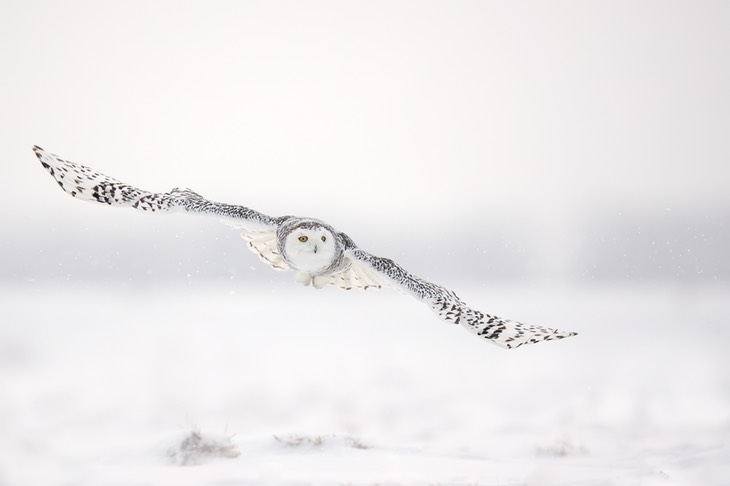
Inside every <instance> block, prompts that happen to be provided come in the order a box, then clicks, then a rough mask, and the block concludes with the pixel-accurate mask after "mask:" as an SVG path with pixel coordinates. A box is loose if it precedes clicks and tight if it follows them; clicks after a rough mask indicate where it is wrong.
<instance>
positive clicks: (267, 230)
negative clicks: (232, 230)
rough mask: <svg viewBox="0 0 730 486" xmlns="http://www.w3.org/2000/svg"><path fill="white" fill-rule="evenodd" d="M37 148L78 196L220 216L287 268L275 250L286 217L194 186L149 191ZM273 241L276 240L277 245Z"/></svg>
mask: <svg viewBox="0 0 730 486" xmlns="http://www.w3.org/2000/svg"><path fill="white" fill-rule="evenodd" d="M33 151H34V152H35V154H36V156H37V157H38V160H40V162H41V164H42V165H43V167H44V168H45V169H46V170H47V171H48V172H49V173H50V174H51V175H52V176H53V178H54V179H56V182H58V185H59V186H61V189H63V190H64V191H65V192H66V193H67V194H70V195H71V196H73V197H75V198H77V199H81V200H84V201H92V202H98V203H104V204H108V205H110V206H119V207H130V208H134V209H139V210H141V211H147V212H153V213H154V212H188V213H197V214H206V215H212V216H217V217H218V218H219V219H221V220H222V221H223V222H226V223H228V224H231V225H233V226H236V227H237V228H239V229H240V230H241V231H242V233H243V236H244V239H246V240H247V241H248V243H249V248H250V249H251V251H253V252H254V253H257V254H258V255H259V257H260V258H261V259H262V260H264V261H265V262H266V263H268V264H270V265H271V266H272V267H274V268H281V269H284V268H286V267H285V264H283V260H282V259H281V256H279V254H278V252H276V251H275V250H276V228H278V226H279V225H280V224H281V222H282V221H283V220H284V219H286V218H273V217H271V216H267V215H266V214H263V213H259V212H258V211H254V210H253V209H249V208H246V207H244V206H236V205H232V204H225V203H219V202H215V201H209V200H208V199H205V198H204V197H202V196H201V195H200V194H197V193H195V192H193V191H192V190H190V189H173V190H172V191H170V192H163V193H155V192H149V191H145V190H143V189H139V188H137V187H134V186H130V185H129V184H125V183H124V182H121V181H118V180H117V179H114V178H112V177H109V176H106V175H104V174H101V173H99V172H96V171H95V170H93V169H91V168H89V167H85V166H83V165H79V164H75V163H73V162H69V161H68V160H63V159H61V158H60V157H58V156H57V155H54V154H52V153H50V152H46V151H45V150H43V149H42V148H40V147H38V146H35V147H33ZM271 241H273V242H274V246H273V247H272V246H271ZM272 251H273V254H272ZM277 257H278V258H277ZM282 265H284V267H283V268H282Z"/></svg>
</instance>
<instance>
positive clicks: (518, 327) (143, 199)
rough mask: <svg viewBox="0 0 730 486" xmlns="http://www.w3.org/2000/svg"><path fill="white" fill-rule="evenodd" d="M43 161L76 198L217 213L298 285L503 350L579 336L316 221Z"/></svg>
mask: <svg viewBox="0 0 730 486" xmlns="http://www.w3.org/2000/svg"><path fill="white" fill-rule="evenodd" d="M33 151H34V152H35V154H36V156H37V157H38V160H40V162H41V164H42V165H43V167H44V168H45V169H46V170H47V171H48V172H50V174H51V175H52V176H53V177H54V178H55V179H56V182H58V185H59V186H61V189H63V190H64V191H65V192H66V193H68V194H70V195H71V196H73V197H75V198H78V199H83V200H86V201H93V202H99V203H104V204H108V205H110V206H120V207H131V208H134V209H140V210H142V211H148V212H187V213H196V214H205V215H211V216H216V217H218V218H220V219H222V220H223V221H224V222H226V223H228V224H231V225H233V226H234V227H236V228H238V229H240V230H241V231H242V236H243V238H244V239H245V240H246V241H247V242H248V247H249V248H250V249H251V251H253V252H254V253H256V254H258V256H259V257H260V258H261V260H263V261H264V262H266V263H268V264H269V265H270V266H271V267H273V268H275V269H277V270H292V271H294V273H295V278H296V281H297V282H299V283H302V284H304V285H311V286H312V287H314V288H316V289H321V288H323V287H325V286H326V285H334V286H337V287H340V288H342V289H348V290H349V289H352V288H353V287H355V288H360V289H369V288H381V287H391V288H394V289H397V290H400V291H402V292H404V293H405V294H408V295H410V296H412V297H415V298H416V299H418V300H419V301H421V302H423V303H425V304H426V305H428V306H429V307H430V308H431V309H432V310H433V311H434V312H436V314H438V316H439V317H440V318H441V319H443V320H444V321H446V322H449V323H453V324H461V325H462V326H464V327H465V328H466V329H468V330H469V331H471V332H472V333H473V334H475V335H477V336H479V337H481V338H484V339H486V340H488V341H490V342H492V343H494V344H496V345H498V346H501V347H504V348H517V347H519V346H522V345H523V344H528V343H538V342H540V341H551V340H555V339H562V338H565V337H569V336H574V335H576V333H574V332H562V331H558V330H556V329H549V328H545V327H540V326H533V325H528V324H522V323H520V322H516V321H510V320H506V319H501V318H499V317H497V316H493V315H489V314H485V313H484V312H481V311H478V310H475V309H472V308H470V307H467V306H466V304H464V302H462V301H461V300H460V299H459V297H457V296H456V294H455V293H454V292H452V291H451V290H448V289H446V288H444V287H441V286H440V285H436V284H433V283H431V282H428V281H426V280H423V279H421V278H419V277H416V276H415V275H413V274H411V273H409V272H407V271H406V270H404V269H403V268H402V267H401V266H400V265H398V264H397V263H395V262H394V261H393V260H390V259H388V258H381V257H377V256H374V255H371V254H370V253H368V252H366V251H364V250H361V249H360V248H358V246H357V245H355V243H354V242H353V241H352V239H350V237H349V236H347V235H346V234H344V233H342V232H340V231H337V230H335V229H334V228H333V227H332V226H330V225H328V224H327V223H325V222H323V221H320V220H318V219H314V218H300V217H297V216H280V217H272V216H267V215H265V214H263V213H259V212H258V211H254V210H253V209H249V208H247V207H244V206H235V205H232V204H225V203H219V202H214V201H209V200H208V199H205V198H204V197H202V196H201V195H199V194H197V193H195V192H193V191H192V190H190V189H173V190H171V191H170V192H165V193H154V192H148V191H145V190H142V189H138V188H136V187H134V186H130V185H129V184H125V183H123V182H120V181H118V180H116V179H113V178H111V177H107V176H105V175H103V174H100V173H99V172H96V171H95V170H93V169H90V168H88V167H85V166H83V165H79V164H75V163H73V162H69V161H67V160H63V159H61V158H59V157H58V156H56V155H54V154H51V153H49V152H46V151H45V150H43V149H42V148H40V147H38V146H35V147H34V148H33Z"/></svg>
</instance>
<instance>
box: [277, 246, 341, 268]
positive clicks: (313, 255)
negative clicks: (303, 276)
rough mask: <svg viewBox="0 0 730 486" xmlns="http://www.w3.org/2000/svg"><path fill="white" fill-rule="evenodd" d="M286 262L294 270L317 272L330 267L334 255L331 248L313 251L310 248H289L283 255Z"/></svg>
mask: <svg viewBox="0 0 730 486" xmlns="http://www.w3.org/2000/svg"><path fill="white" fill-rule="evenodd" d="M282 256H283V257H284V260H285V261H286V263H288V264H289V266H290V267H292V269H294V270H299V271H302V272H307V273H314V274H319V273H323V272H325V271H326V270H327V269H329V268H330V267H332V265H333V263H334V262H335V259H336V255H335V254H334V252H332V251H331V250H327V251H325V250H322V251H317V252H314V251H312V250H298V249H294V250H292V249H289V251H286V250H285V251H284V252H283V255H282Z"/></svg>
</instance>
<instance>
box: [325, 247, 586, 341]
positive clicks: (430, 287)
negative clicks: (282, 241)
mask: <svg viewBox="0 0 730 486" xmlns="http://www.w3.org/2000/svg"><path fill="white" fill-rule="evenodd" d="M342 236H343V239H344V240H345V241H346V245H345V248H346V249H345V256H346V257H347V259H348V260H349V261H350V268H349V269H350V270H352V269H357V271H365V272H367V273H368V274H369V275H374V276H375V277H374V278H375V280H376V281H377V282H378V283H379V284H380V285H389V286H392V287H395V288H397V289H398V290H401V291H403V292H404V293H406V294H408V295H411V296H413V297H415V298H416V299H418V300H420V301H421V302H423V303H425V304H426V305H428V306H429V307H431V309H432V310H433V311H434V312H436V314H438V315H439V317H440V318H441V319H443V320H444V321H446V322H449V323H452V324H461V325H462V326H464V327H465V328H466V329H467V330H469V331H470V332H471V333H473V334H476V335H477V336H479V337H482V338H484V339H487V340H489V341H491V342H492V343H494V344H496V345H497V346H501V347H503V348H508V349H512V348H518V347H520V346H522V345H523V344H530V343H538V342H540V341H552V340H555V339H563V338H566V337H570V336H575V335H576V334H577V333H575V332H563V331H558V330H556V329H550V328H547V327H540V326H533V325H529V324H523V323H521V322H517V321H510V320H507V319H502V318H500V317H497V316H493V315H489V314H485V313H484V312H481V311H478V310H474V309H472V308H470V307H467V305H466V304H465V303H464V302H462V301H461V299H459V297H457V295H456V294H455V293H454V292H452V291H450V290H448V289H446V288H444V287H441V286H440V285H436V284H433V283H431V282H428V281H426V280H423V279H421V278H419V277H416V276H415V275H413V274H411V273H409V272H408V271H406V270H405V269H403V268H402V267H401V266H400V265H398V264H397V263H395V262H394V261H393V260H390V259H388V258H380V257H377V256H374V255H371V254H370V253H368V252H366V251H363V250H361V249H359V248H358V247H357V246H355V244H354V243H352V240H350V239H349V238H347V237H346V236H345V235H342ZM332 283H335V284H336V282H332Z"/></svg>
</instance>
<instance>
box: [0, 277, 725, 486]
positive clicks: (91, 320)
mask: <svg viewBox="0 0 730 486" xmlns="http://www.w3.org/2000/svg"><path fill="white" fill-rule="evenodd" d="M444 283H445V284H448V285H449V286H451V287H453V288H454V289H455V290H456V291H457V292H458V293H459V294H460V295H461V296H462V297H463V298H464V299H465V300H466V301H467V302H468V303H470V304H472V305H474V306H475V307H478V308H481V309H483V310H486V311H491V312H494V313H497V314H500V315H503V316H505V317H511V318H515V319H519V320H523V321H526V322H533V323H536V324H543V325H548V326H554V327H559V328H562V329H572V330H576V331H579V332H580V335H579V336H578V337H575V338H572V339H569V340H564V341H561V342H556V343H543V344H540V345H536V346H532V347H525V348H521V349H518V350H513V351H506V350H502V349H499V348H497V347H495V346H491V345H489V344H487V343H484V342H482V341H480V340H478V339H475V338H474V337H472V336H471V335H469V334H468V333H467V332H466V331H464V330H463V329H460V328H458V327H456V326H449V325H446V324H444V323H443V322H441V321H440V320H439V319H437V318H436V316H434V315H432V314H431V312H430V311H429V310H428V309H427V308H426V307H425V306H423V305H421V304H419V303H418V302H415V301H413V300H412V299H409V298H407V297H405V296H403V295H400V294H397V293H395V292H389V291H385V292H367V293H347V292H342V291H338V290H336V289H332V288H328V289H325V290H323V291H319V292H317V291H314V290H312V289H309V288H300V287H297V286H296V284H294V283H293V282H292V283H291V285H283V286H282V285H279V284H278V283H276V284H263V285H261V286H260V287H257V288H251V287H248V286H243V285H240V284H236V283H232V284H231V285H230V286H227V285H215V286H205V285H190V286H184V287H165V286H164V285H162V284H160V286H158V287H153V286H147V287H141V288H134V287H132V286H127V287H125V288H123V289H115V288H108V287H104V288H97V289H94V290H91V289H89V288H88V287H85V286H83V285H69V286H67V287H65V288H60V287H57V286H40V285H36V286H26V287H13V288H10V287H6V288H3V289H2V295H3V298H2V300H3V304H2V314H3V316H2V323H0V393H1V396H0V484H1V485H3V486H5V485H13V486H16V485H18V486H19V485H23V486H34V485H43V486H47V485H94V486H97V485H112V484H115V485H126V486H130V485H185V484H190V485H234V484H235V485H238V484H414V483H415V484H480V485H518V484H526V485H540V484H580V485H613V484H616V485H633V484H637V485H638V484H641V485H654V484H656V485H665V484H666V485H674V484H683V485H684V484H686V485H700V484H703V485H720V484H727V483H728V481H730V479H729V478H730V448H729V447H730V359H728V358H727V345H728V343H730V331H729V330H728V319H729V318H730V305H729V304H728V299H727V289H726V288H720V287H704V288H697V287H686V288H676V287H669V288H668V287H666V286H663V287H662V286H657V287H658V288H652V287H651V286H644V287H642V286H629V287H623V288H614V287H605V286H595V287H588V288H585V287H584V288H579V287H573V286H565V287H556V286H552V285H535V286H532V287H525V286H517V285H513V286H501V287H494V288H492V287H486V286H483V285H475V284H469V283H461V284H459V283H458V282H456V283H454V282H444ZM186 439H187V440H186ZM196 441H198V442H196ZM209 447H213V448H215V447H221V448H222V449H221V450H222V452H223V453H222V454H220V455H221V456H223V457H210V456H208V455H206V454H205V452H206V450H207V449H208V448H209ZM221 450H219V451H218V452H221ZM226 456H228V457H226Z"/></svg>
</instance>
